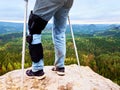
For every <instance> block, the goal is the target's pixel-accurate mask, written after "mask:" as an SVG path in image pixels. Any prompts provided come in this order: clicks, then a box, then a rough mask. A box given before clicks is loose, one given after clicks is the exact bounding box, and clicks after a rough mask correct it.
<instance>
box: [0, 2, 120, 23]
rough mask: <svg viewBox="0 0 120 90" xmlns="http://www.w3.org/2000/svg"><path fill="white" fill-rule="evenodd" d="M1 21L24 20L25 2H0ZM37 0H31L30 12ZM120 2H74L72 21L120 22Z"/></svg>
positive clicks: (71, 13) (71, 14)
mask: <svg viewBox="0 0 120 90" xmlns="http://www.w3.org/2000/svg"><path fill="white" fill-rule="evenodd" d="M0 1H1V3H0V20H21V21H23V19H24V9H25V2H24V0H12V1H10V0H0ZM34 3H35V0H29V8H28V9H29V11H28V15H29V13H30V10H31V9H33V7H34ZM119 3H120V0H74V4H73V7H72V9H71V11H70V17H71V19H72V21H77V22H81V21H83V22H86V21H87V22H103V21H104V22H112V21H116V22H118V21H120V18H119V17H120V16H119V15H120V5H119Z"/></svg>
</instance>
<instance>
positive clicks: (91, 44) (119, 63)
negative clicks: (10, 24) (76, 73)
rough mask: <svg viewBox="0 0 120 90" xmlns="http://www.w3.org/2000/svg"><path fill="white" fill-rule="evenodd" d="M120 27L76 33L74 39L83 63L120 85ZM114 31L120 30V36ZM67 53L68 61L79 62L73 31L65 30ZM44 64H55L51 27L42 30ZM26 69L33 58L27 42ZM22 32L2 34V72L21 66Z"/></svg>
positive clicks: (0, 72) (0, 56)
mask: <svg viewBox="0 0 120 90" xmlns="http://www.w3.org/2000/svg"><path fill="white" fill-rule="evenodd" d="M118 31H120V29H117V30H116V29H111V30H109V32H105V33H103V32H102V33H97V34H92V35H90V34H84V35H81V34H80V33H77V32H75V33H74V34H75V41H76V45H77V50H78V54H79V59H80V64H81V65H82V66H89V67H91V69H92V70H94V71H95V72H97V73H99V74H100V75H102V76H104V77H106V78H109V79H111V80H112V81H114V82H115V83H117V84H118V85H120V37H119V36H120V32H118ZM111 32H117V35H118V33H119V35H118V37H116V36H114V35H113V33H112V35H111ZM66 37H67V38H66V41H67V42H66V44H67V55H66V60H65V64H66V65H70V64H77V60H76V57H75V52H74V45H73V42H72V37H71V33H68V32H67V33H66ZM42 43H43V48H44V62H45V65H53V63H54V46H53V43H52V35H51V31H50V30H45V31H44V32H43V33H42ZM25 51H26V52H25V54H26V55H25V68H27V67H30V66H31V60H30V56H29V51H28V44H27V43H26V50H25ZM21 57H22V33H10V34H1V35H0V75H3V74H5V73H6V72H8V71H11V70H15V69H20V68H21Z"/></svg>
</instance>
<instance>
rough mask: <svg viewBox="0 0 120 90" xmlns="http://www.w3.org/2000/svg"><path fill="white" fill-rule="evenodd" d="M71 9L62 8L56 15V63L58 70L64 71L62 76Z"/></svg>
mask: <svg viewBox="0 0 120 90" xmlns="http://www.w3.org/2000/svg"><path fill="white" fill-rule="evenodd" d="M68 12H69V9H65V8H64V7H62V8H61V9H59V10H58V11H57V12H56V13H55V15H54V27H53V43H54V46H55V62H54V65H55V67H56V68H59V69H62V70H61V71H62V72H63V73H61V75H64V67H65V66H64V60H65V56H66V36H65V31H66V23H67V17H68Z"/></svg>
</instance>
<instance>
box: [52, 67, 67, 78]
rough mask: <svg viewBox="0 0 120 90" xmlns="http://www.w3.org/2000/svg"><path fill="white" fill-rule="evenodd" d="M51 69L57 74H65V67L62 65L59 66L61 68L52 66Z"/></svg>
mask: <svg viewBox="0 0 120 90" xmlns="http://www.w3.org/2000/svg"><path fill="white" fill-rule="evenodd" d="M52 71H56V73H57V74H58V75H59V76H64V75H65V68H64V67H61V68H58V67H53V68H52Z"/></svg>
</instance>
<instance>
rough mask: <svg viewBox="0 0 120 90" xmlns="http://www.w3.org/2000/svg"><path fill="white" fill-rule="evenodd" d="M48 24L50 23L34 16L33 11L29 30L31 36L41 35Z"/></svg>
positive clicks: (29, 21)
mask: <svg viewBox="0 0 120 90" xmlns="http://www.w3.org/2000/svg"><path fill="white" fill-rule="evenodd" d="M47 23H48V21H46V20H43V19H42V18H41V17H39V16H38V15H35V14H33V13H32V11H31V14H30V16H29V20H28V28H29V32H30V34H31V35H33V34H41V32H42V30H43V29H44V28H45V26H46V25H47Z"/></svg>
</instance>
